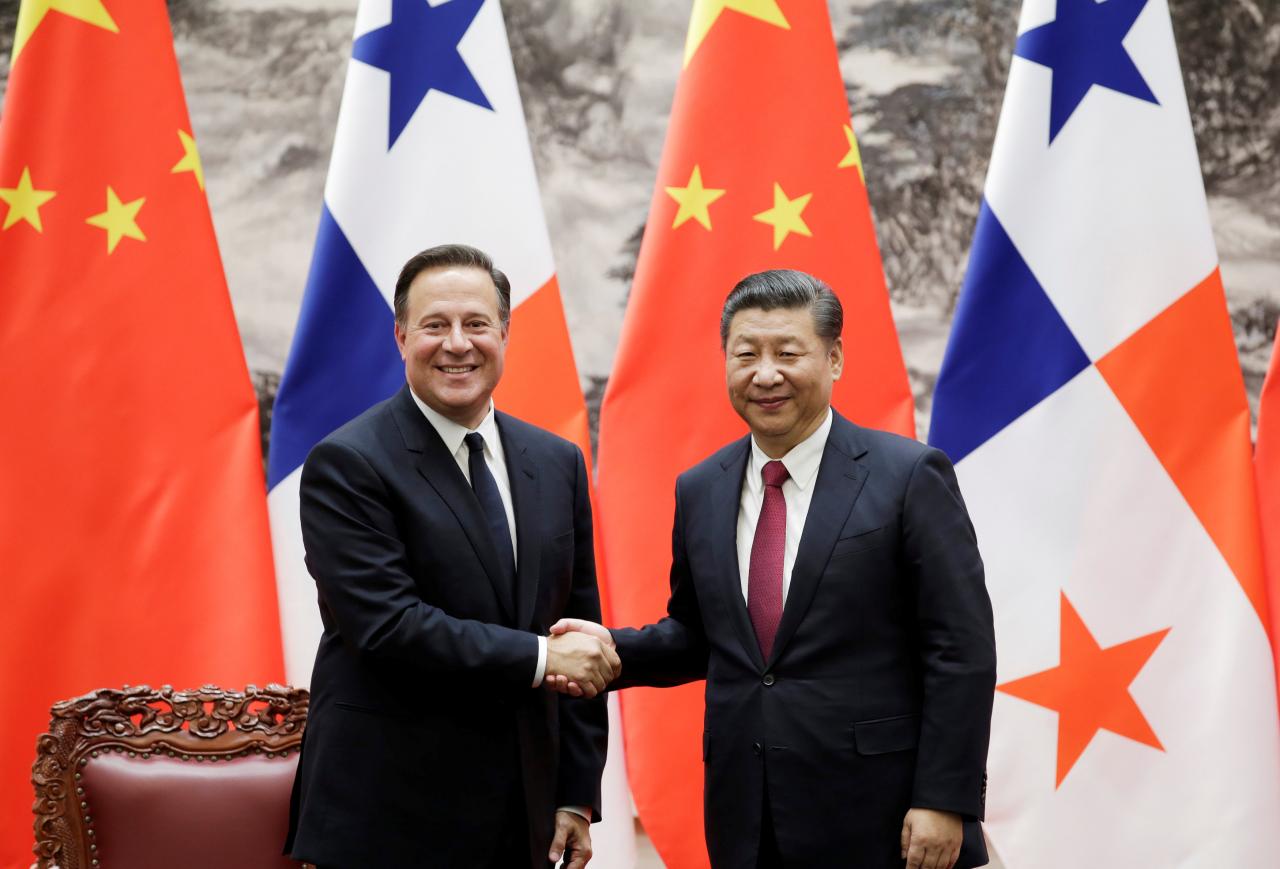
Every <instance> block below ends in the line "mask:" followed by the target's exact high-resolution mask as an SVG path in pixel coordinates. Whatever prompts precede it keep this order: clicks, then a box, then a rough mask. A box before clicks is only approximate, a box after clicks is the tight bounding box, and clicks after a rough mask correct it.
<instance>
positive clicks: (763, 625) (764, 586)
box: [747, 462, 789, 661]
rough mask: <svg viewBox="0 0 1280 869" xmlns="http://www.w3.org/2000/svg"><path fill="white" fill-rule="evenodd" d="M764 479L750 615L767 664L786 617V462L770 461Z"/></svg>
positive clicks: (750, 577) (749, 593)
mask: <svg viewBox="0 0 1280 869" xmlns="http://www.w3.org/2000/svg"><path fill="white" fill-rule="evenodd" d="M760 476H761V477H762V478H763V479H764V503H763V504H761V505H760V520H759V521H758V522H756V536H755V539H754V540H753V541H752V542H751V566H750V568H748V571H747V614H748V615H749V616H751V625H752V627H754V628H755V629H756V640H757V641H758V642H759V643H760V651H761V653H762V654H763V655H764V658H765V660H766V661H767V660H769V653H770V652H772V651H773V638H774V636H776V635H777V633H778V621H779V619H781V618H782V563H783V559H784V557H785V555H786V551H787V502H786V501H785V500H783V497H782V484H783V483H785V482H786V481H787V477H788V476H789V475H788V474H787V468H786V466H785V465H784V464H782V462H767V463H766V464H765V466H764V468H762V469H761V471H760Z"/></svg>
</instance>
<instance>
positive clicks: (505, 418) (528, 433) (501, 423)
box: [497, 411, 582, 460]
mask: <svg viewBox="0 0 1280 869" xmlns="http://www.w3.org/2000/svg"><path fill="white" fill-rule="evenodd" d="M497 416H498V428H499V430H500V431H501V432H502V433H503V435H504V436H505V437H506V438H508V439H510V440H511V442H512V443H519V444H521V445H523V446H526V447H531V448H533V449H536V450H540V451H542V452H544V453H550V454H552V455H554V456H557V457H560V458H563V459H565V460H573V459H576V458H577V456H578V455H579V454H580V453H581V452H582V450H581V448H580V447H579V446H578V445H577V444H576V443H574V442H573V441H571V440H569V439H568V438H563V437H561V436H560V435H558V434H556V433H554V432H550V431H547V430H546V429H545V428H541V427H540V426H536V425H534V424H533V423H531V422H525V421H524V420H522V419H520V418H519V417H515V416H512V415H511V414H509V413H503V412H501V411H498V412H497Z"/></svg>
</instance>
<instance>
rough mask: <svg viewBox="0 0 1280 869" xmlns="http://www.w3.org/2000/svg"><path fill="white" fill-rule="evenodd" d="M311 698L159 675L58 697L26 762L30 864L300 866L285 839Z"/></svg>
mask: <svg viewBox="0 0 1280 869" xmlns="http://www.w3.org/2000/svg"><path fill="white" fill-rule="evenodd" d="M307 703H308V694H307V692H306V691H305V690H302V689H297V688H287V687H283V686H280V685H267V686H266V687H265V688H258V687H256V686H253V685H250V686H249V687H247V688H246V689H245V690H244V691H243V692H240V691H225V690H223V689H221V688H216V687H214V686H212V685H206V686H204V687H203V688H200V689H199V690H196V691H175V690H173V689H172V688H170V687H169V686H167V685H166V686H164V687H163V688H160V689H159V690H158V691H157V690H152V689H151V688H148V687H146V686H137V687H127V686H126V687H125V688H124V689H122V690H115V689H105V690H102V691H96V692H94V693H92V694H86V695H85V696H83V697H77V698H76V699H74V700H65V701H63V702H61V703H58V704H56V705H55V706H54V707H53V708H52V709H51V710H50V713H51V716H52V717H51V721H50V724H49V732H48V733H45V734H42V735H41V736H40V737H39V739H38V740H37V741H36V760H35V763H34V764H33V765H32V768H31V781H32V784H33V785H34V786H35V803H34V805H33V806H32V809H33V811H34V812H35V836H36V844H35V848H34V851H35V854H36V862H35V863H34V864H33V867H38V869H92V867H104V869H150V867H162V866H163V867H175V866H181V867H186V869H197V867H209V869H213V867H218V869H223V867H229V866H235V867H239V869H284V867H293V869H297V867H299V865H300V864H298V863H296V862H294V861H292V860H289V859H287V858H285V857H282V856H280V849H281V846H282V845H283V844H284V837H285V831H286V828H287V824H288V813H289V794H290V789H291V785H292V783H293V773H294V769H295V768H296V766H297V754H298V748H299V746H300V744H301V742H302V731H303V728H304V727H305V725H306V720H307Z"/></svg>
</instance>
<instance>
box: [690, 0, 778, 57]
mask: <svg viewBox="0 0 1280 869" xmlns="http://www.w3.org/2000/svg"><path fill="white" fill-rule="evenodd" d="M726 9H731V10H733V11H734V12H740V13H742V14H743V15H748V16H750V17H752V18H758V19H760V20H761V21H763V22H765V23H766V24H772V25H773V26H774V27H781V28H782V29H783V30H790V29H791V25H790V24H788V23H787V19H786V18H785V17H784V16H783V14H782V10H781V9H779V8H778V0H693V14H692V15H690V16H689V35H688V37H687V38H686V39H685V43H684V65H685V66H688V65H689V61H690V60H691V59H692V58H693V55H694V54H695V53H697V51H698V46H700V45H702V40H704V39H706V38H707V34H708V33H709V32H710V31H711V27H712V25H714V24H715V23H716V21H718V20H719V18H720V13H721V12H724V11H725V10H726Z"/></svg>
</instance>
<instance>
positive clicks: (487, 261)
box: [393, 244, 511, 326]
mask: <svg viewBox="0 0 1280 869" xmlns="http://www.w3.org/2000/svg"><path fill="white" fill-rule="evenodd" d="M450 266H453V267H455V268H475V269H480V271H482V272H486V273H487V274H488V275H489V277H490V278H492V279H493V285H494V286H495V287H497V289H498V317H499V319H501V320H502V325H504V326H505V325H507V324H508V323H510V322H511V281H509V280H507V276H506V275H504V274H503V273H502V272H501V271H500V270H499V269H498V267H497V266H495V265H494V264H493V259H492V258H491V257H490V256H489V255H488V254H487V253H485V252H484V251H482V250H480V248H478V247H472V246H471V245H469V244H439V245H436V246H435V247H429V248H427V249H426V250H424V251H422V252H421V253H415V254H414V255H413V256H411V257H409V261H408V262H407V263H405V264H404V268H402V269H401V270H400V277H399V278H397V279H396V294H395V299H394V304H393V307H394V309H395V314H396V322H397V323H399V324H401V325H402V326H403V325H404V321H405V317H407V316H409V285H410V284H412V283H413V279H414V278H416V277H417V276H418V275H420V274H422V273H423V272H425V271H427V270H428V269H440V268H448V267H450Z"/></svg>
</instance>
